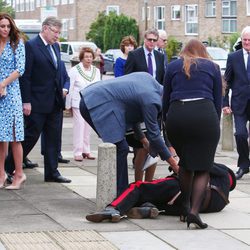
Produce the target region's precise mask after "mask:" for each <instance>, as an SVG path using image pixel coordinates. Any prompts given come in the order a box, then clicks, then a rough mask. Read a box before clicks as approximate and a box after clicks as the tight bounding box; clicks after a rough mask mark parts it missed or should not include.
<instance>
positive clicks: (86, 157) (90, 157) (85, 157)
mask: <svg viewBox="0 0 250 250" xmlns="http://www.w3.org/2000/svg"><path fill="white" fill-rule="evenodd" d="M82 157H83V158H84V159H88V160H95V157H94V156H91V155H90V154H86V153H82Z"/></svg>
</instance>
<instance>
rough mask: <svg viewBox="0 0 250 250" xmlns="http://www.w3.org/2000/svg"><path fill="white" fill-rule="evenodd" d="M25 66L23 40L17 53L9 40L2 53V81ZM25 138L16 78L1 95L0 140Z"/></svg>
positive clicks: (0, 69) (0, 79) (0, 71)
mask: <svg viewBox="0 0 250 250" xmlns="http://www.w3.org/2000/svg"><path fill="white" fill-rule="evenodd" d="M24 68H25V49H24V44H23V42H22V41H20V42H19V44H18V47H17V48H16V50H15V53H14V52H13V50H12V47H11V46H10V42H7V44H6V46H5V48H4V50H3V52H2V54H1V55H0V83H1V82H2V81H3V80H4V79H6V78H7V77H8V76H9V75H10V74H11V73H12V72H13V71H15V70H17V71H18V72H19V73H20V75H22V74H23V73H24ZM23 140H24V124H23V111H22V99H21V93H20V87H19V80H18V79H16V80H15V81H13V82H12V83H11V84H9V85H8V86H7V95H6V96H3V97H0V141H1V142H4V141H5V142H12V141H23Z"/></svg>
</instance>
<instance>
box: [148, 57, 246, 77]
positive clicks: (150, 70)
mask: <svg viewBox="0 0 250 250" xmlns="http://www.w3.org/2000/svg"><path fill="white" fill-rule="evenodd" d="M151 56H152V54H151V53H148V73H149V74H150V75H153V63H152V58H151ZM249 66H250V65H249Z"/></svg>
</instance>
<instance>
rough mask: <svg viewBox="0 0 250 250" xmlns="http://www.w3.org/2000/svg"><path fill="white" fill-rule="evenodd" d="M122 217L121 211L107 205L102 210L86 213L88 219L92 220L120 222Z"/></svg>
mask: <svg viewBox="0 0 250 250" xmlns="http://www.w3.org/2000/svg"><path fill="white" fill-rule="evenodd" d="M121 218H122V216H121V215H120V212H119V211H118V210H116V209H114V208H113V207H112V208H110V207H107V208H105V209H104V210H102V211H100V212H96V213H93V214H88V215H86V219H87V220H88V221H91V222H102V221H104V220H109V221H111V222H119V221H120V219H121Z"/></svg>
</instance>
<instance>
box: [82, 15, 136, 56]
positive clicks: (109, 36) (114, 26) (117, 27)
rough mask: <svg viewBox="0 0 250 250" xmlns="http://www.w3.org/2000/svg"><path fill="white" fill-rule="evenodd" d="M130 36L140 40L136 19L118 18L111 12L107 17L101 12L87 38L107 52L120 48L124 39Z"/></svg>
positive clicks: (121, 16) (122, 16)
mask: <svg viewBox="0 0 250 250" xmlns="http://www.w3.org/2000/svg"><path fill="white" fill-rule="evenodd" d="M128 35H133V36H134V37H135V39H136V40H138V35H139V30H138V25H137V24H136V21H135V19H133V18H130V17H127V16H125V15H123V14H121V15H119V16H118V15H116V14H115V13H113V12H111V13H110V14H109V15H105V13H104V12H101V13H99V15H98V17H97V19H96V20H95V21H94V22H93V23H92V24H91V26H90V31H89V32H88V33H87V35H86V38H87V39H88V40H91V41H93V42H95V43H96V45H97V46H98V47H99V48H101V49H102V50H104V51H106V50H107V49H110V48H119V45H120V42H121V40H122V38H123V37H124V36H128Z"/></svg>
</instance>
